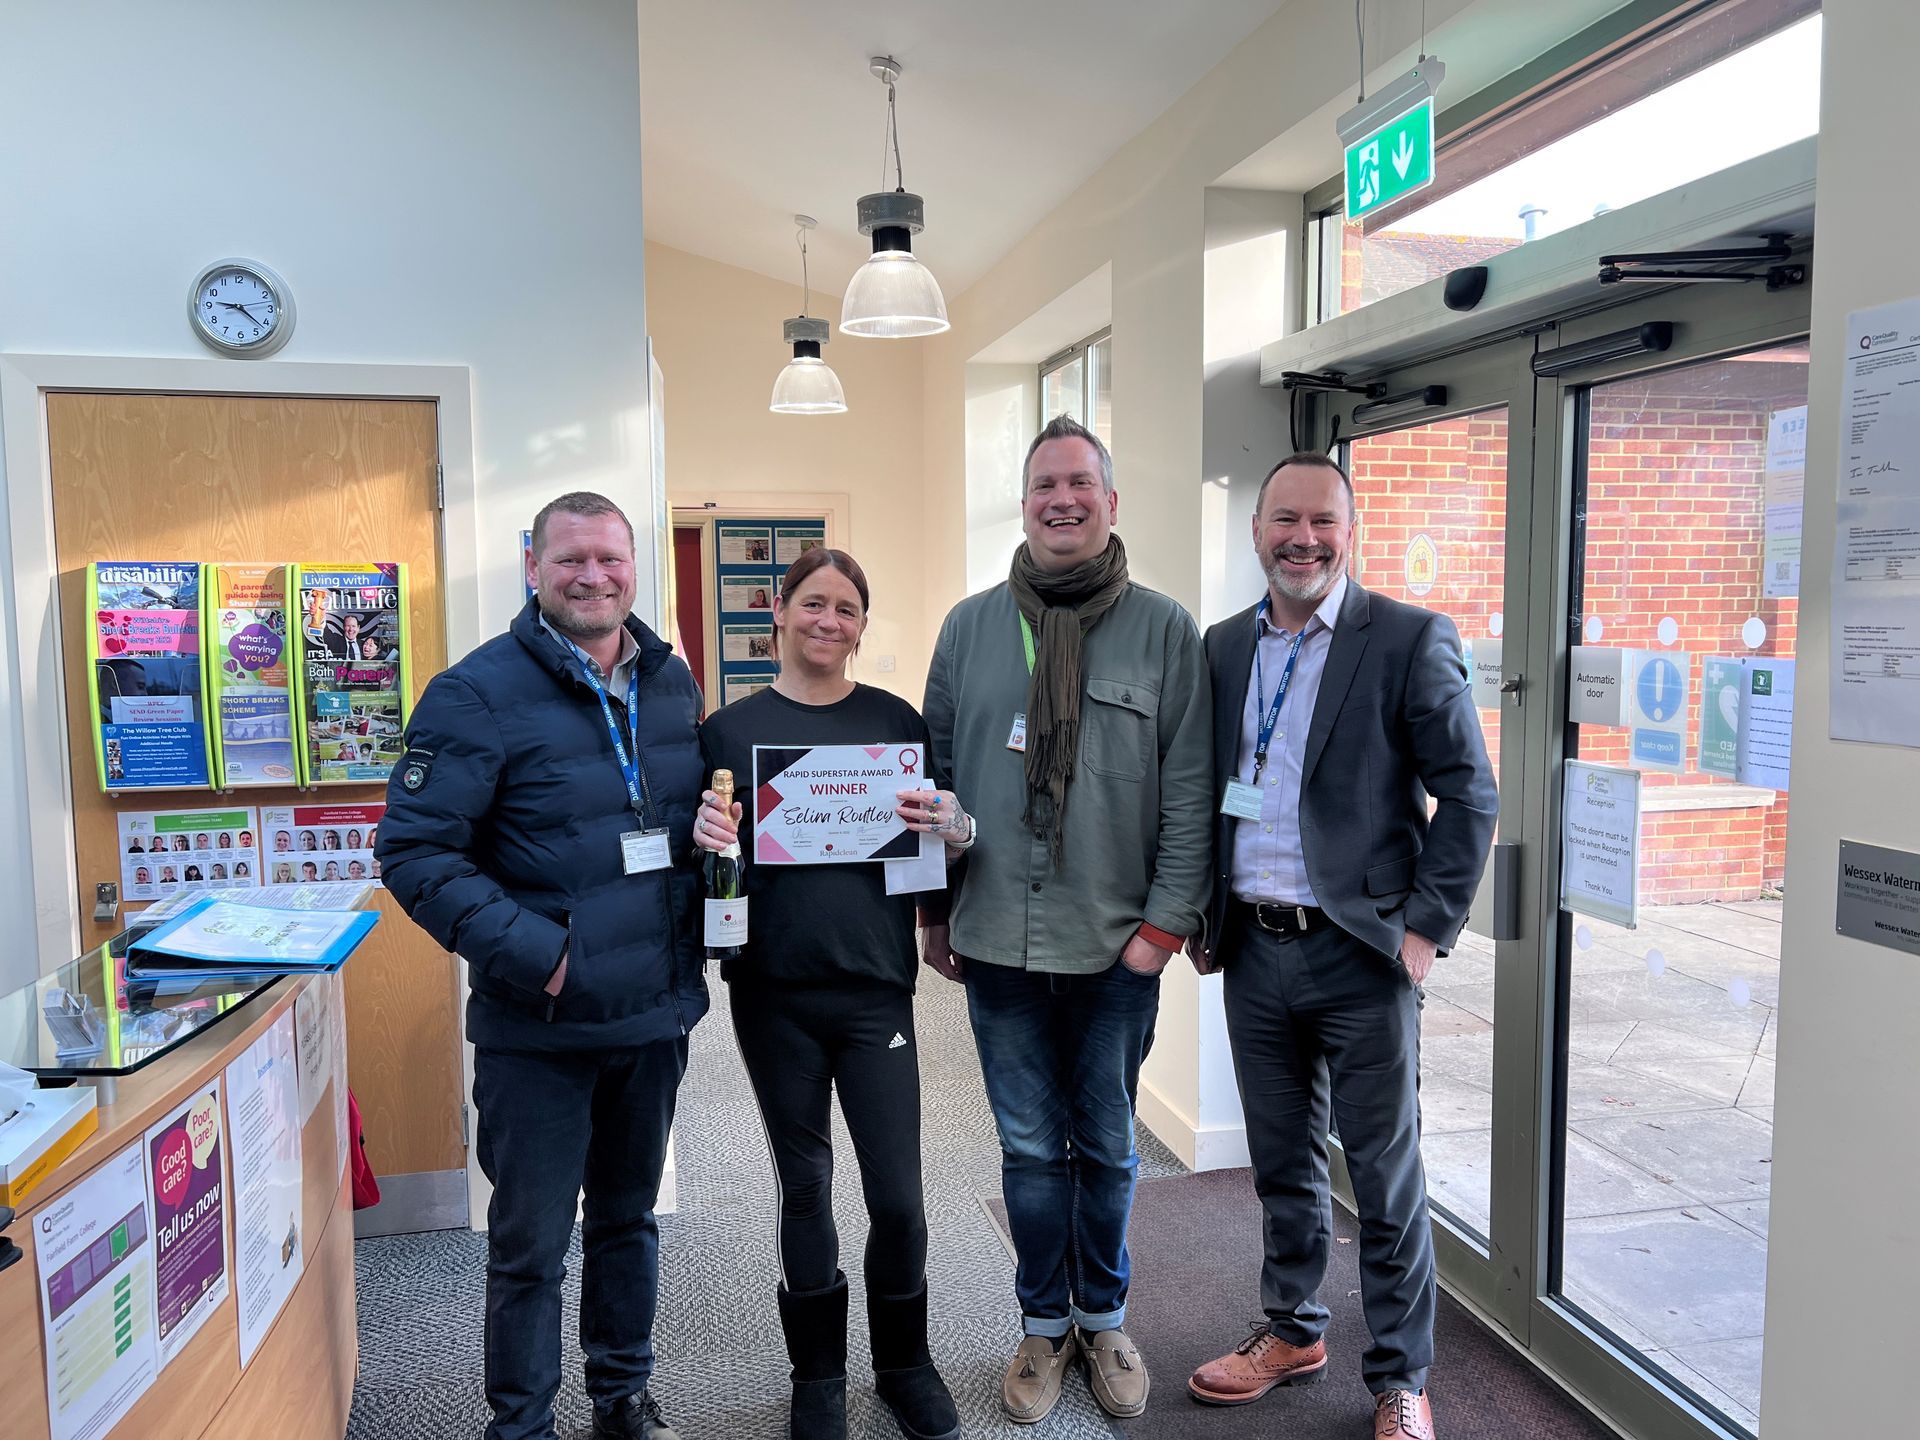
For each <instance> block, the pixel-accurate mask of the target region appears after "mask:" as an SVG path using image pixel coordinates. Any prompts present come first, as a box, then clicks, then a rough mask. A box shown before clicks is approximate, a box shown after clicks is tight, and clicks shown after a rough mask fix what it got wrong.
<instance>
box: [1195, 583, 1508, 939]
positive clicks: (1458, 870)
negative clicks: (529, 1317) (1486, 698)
mask: <svg viewBox="0 0 1920 1440" xmlns="http://www.w3.org/2000/svg"><path fill="white" fill-rule="evenodd" d="M1258 609H1259V606H1258V605H1257V604H1255V605H1250V606H1248V607H1247V608H1246V609H1245V610H1242V611H1241V612H1240V613H1239V614H1238V615H1235V616H1234V617H1233V618H1232V619H1230V620H1222V621H1221V622H1220V623H1219V624H1218V625H1215V626H1213V627H1212V628H1211V629H1209V630H1208V631H1207V669H1208V671H1209V672H1210V673H1211V675H1212V678H1213V772H1214V787H1213V790H1214V803H1215V805H1216V807H1217V806H1218V804H1219V798H1220V796H1221V795H1222V794H1224V793H1225V790H1226V783H1227V777H1228V775H1229V774H1231V773H1232V772H1233V770H1234V767H1235V763H1236V762H1237V761H1238V759H1239V751H1240V719H1241V711H1242V710H1243V709H1244V707H1245V705H1246V701H1247V685H1248V683H1249V679H1250V676H1251V675H1252V671H1253V647H1254V638H1255V633H1256V631H1255V616H1256V612H1257V611H1258ZM1428 796H1432V797H1433V798H1434V799H1435V800H1437V801H1438V802H1439V804H1438V805H1437V807H1435V808H1434V809H1433V813H1432V818H1431V819H1429V817H1428V804H1427V798H1428ZM1498 809H1499V795H1498V792H1497V790H1496V788H1495V785H1494V778H1493V768H1492V766H1491V765H1489V764H1488V762H1487V747H1486V741H1485V740H1484V739H1483V738H1482V736H1481V733H1480V717H1479V715H1478V714H1476V713H1475V711H1474V708H1473V697H1472V694H1471V693H1470V691H1469V690H1468V687H1467V671H1466V665H1465V663H1464V661H1463V660H1462V658H1461V647H1460V636H1459V632H1458V631H1456V630H1455V629H1454V627H1453V622H1452V621H1451V620H1449V619H1447V618H1446V616H1444V615H1437V614H1435V613H1433V612H1432V611H1430V610H1422V609H1420V608H1419V607H1418V606H1414V605H1406V604H1402V603H1401V602H1400V601H1398V600H1391V599H1388V598H1387V597H1386V596H1384V595H1375V594H1373V593H1371V592H1370V591H1367V590H1364V589H1362V588H1361V587H1360V585H1359V584H1358V583H1356V582H1354V581H1351V580H1349V581H1348V584H1347V595H1346V599H1345V601H1344V602H1343V603H1342V604H1341V607H1340V618H1339V623H1338V624H1336V625H1335V626H1334V629H1333V642H1332V644H1331V646H1330V647H1329V648H1328V651H1327V663H1326V669H1325V670H1324V672H1323V673H1322V675H1321V679H1320V694H1319V698H1318V699H1317V700H1316V701H1315V702H1314V707H1313V719H1312V722H1311V724H1310V725H1309V726H1308V730H1307V753H1306V762H1305V766H1304V769H1303V772H1302V779H1301V786H1300V838H1301V845H1302V848H1303V849H1304V850H1305V852H1306V861H1307V878H1308V880H1309V881H1310V882H1311V883H1312V885H1313V893H1314V897H1315V898H1316V899H1318V900H1319V902H1320V907H1321V908H1322V909H1323V910H1325V911H1326V912H1327V914H1328V915H1330V916H1332V918H1333V920H1334V922H1335V923H1336V924H1338V925H1339V926H1340V927H1341V928H1342V929H1343V930H1346V931H1347V932H1348V933H1349V934H1352V935H1356V936H1358V937H1359V938H1360V939H1361V940H1364V941H1365V942H1366V943H1367V944H1369V945H1371V946H1372V947H1373V948H1374V949H1376V950H1378V951H1380V952H1381V953H1382V954H1385V955H1388V956H1393V957H1397V956H1398V955H1399V953H1400V942H1401V940H1402V938H1403V937H1404V936H1405V934H1406V932H1407V931H1408V930H1409V929H1411V930H1416V931H1418V932H1419V933H1420V934H1422V935H1425V936H1426V937H1427V938H1429V939H1430V940H1434V941H1436V942H1438V944H1439V945H1440V948H1441V949H1443V950H1444V949H1447V948H1448V947H1450V946H1451V945H1452V944H1453V942H1454V940H1455V939H1456V938H1457V937H1458V936H1459V934H1460V928H1461V926H1463V925H1464V924H1466V919H1467V908H1468V906H1469V905H1470V904H1471V903H1472V901H1473V895H1474V891H1475V890H1476V889H1477V888H1478V887H1479V884H1480V875H1481V871H1482V870H1483V868H1484V867H1485V865H1486V860H1487V848H1488V846H1490V845H1491V844H1492V843H1493V824H1494V817H1495V815H1496V814H1497V812H1498ZM1238 823H1239V822H1238V821H1236V820H1234V819H1232V818H1231V817H1229V816H1226V815H1219V814H1216V815H1215V817H1214V845H1213V859H1214V863H1213V872H1214V881H1213V901H1212V905H1211V908H1210V909H1209V911H1208V917H1207V918H1208V925H1207V934H1208V935H1209V937H1211V938H1212V941H1213V944H1214V950H1215V954H1216V957H1217V959H1218V960H1219V962H1220V963H1230V962H1231V960H1232V958H1233V954H1234V952H1235V951H1236V950H1237V949H1238V948H1239V947H1238V939H1239V937H1238V936H1237V935H1235V934H1233V933H1231V928H1230V926H1229V925H1228V920H1229V905H1228V900H1229V895H1228V889H1227V879H1228V871H1229V869H1230V867H1231V866H1232V863H1233V827H1234V826H1235V825H1236V824H1238Z"/></svg>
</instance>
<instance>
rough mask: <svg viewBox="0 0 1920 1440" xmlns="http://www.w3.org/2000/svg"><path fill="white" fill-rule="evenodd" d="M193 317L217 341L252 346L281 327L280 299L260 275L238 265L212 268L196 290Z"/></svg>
mask: <svg viewBox="0 0 1920 1440" xmlns="http://www.w3.org/2000/svg"><path fill="white" fill-rule="evenodd" d="M193 318H194V321H195V322H196V323H197V324H198V325H199V327H200V329H201V332H202V333H203V334H204V335H205V336H206V337H207V339H209V340H211V341H212V342H213V343H214V344H215V345H217V346H220V347H221V348H223V349H229V350H252V349H255V348H256V347H259V346H262V345H265V344H266V343H267V342H268V341H269V340H271V339H272V338H273V337H274V335H275V334H276V332H278V330H279V329H280V321H281V316H280V303H279V301H278V300H277V299H276V298H275V295H274V292H273V288H272V287H271V286H269V285H268V284H267V282H266V281H265V280H263V279H262V278H261V277H260V276H259V275H257V274H255V273H254V272H253V271H251V270H247V269H244V268H243V267H240V266H237V265H229V266H223V267H220V268H217V269H215V270H212V271H210V272H209V273H208V274H207V275H206V276H205V277H203V278H202V279H201V281H200V284H199V286H198V288H197V289H196V291H195V294H194V306H193Z"/></svg>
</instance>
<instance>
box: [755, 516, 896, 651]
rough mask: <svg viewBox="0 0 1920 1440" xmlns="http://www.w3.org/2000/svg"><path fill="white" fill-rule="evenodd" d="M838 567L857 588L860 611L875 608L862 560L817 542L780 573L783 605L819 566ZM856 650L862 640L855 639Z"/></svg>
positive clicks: (776, 647)
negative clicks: (784, 572)
mask: <svg viewBox="0 0 1920 1440" xmlns="http://www.w3.org/2000/svg"><path fill="white" fill-rule="evenodd" d="M827 569H833V570H838V571H839V572H840V573H841V574H842V575H844V576H846V577H847V579H848V580H849V581H851V582H852V584H853V588H854V592H855V593H856V594H858V595H859V597H860V613H861V614H862V615H864V614H866V613H867V611H869V610H871V609H872V608H873V601H872V598H871V597H870V596H869V595H868V593H867V572H866V571H864V570H862V569H861V568H860V562H859V561H858V560H856V559H854V558H853V557H852V556H851V555H849V554H848V553H847V552H846V551H844V550H829V549H828V548H827V547H826V546H824V545H816V546H814V547H813V549H811V550H804V551H802V552H801V554H800V558H799V559H798V560H796V561H794V562H793V563H792V564H791V565H789V566H788V567H787V573H786V574H785V575H783V576H781V577H780V601H781V603H782V604H783V605H791V604H792V603H793V595H794V592H795V591H796V590H798V589H799V588H800V586H801V584H802V583H803V582H804V581H805V580H806V578H807V577H808V576H809V575H811V574H813V572H814V571H816V570H827ZM853 653H854V654H856V655H858V654H859V653H860V644H859V642H858V641H855V642H854V646H853ZM773 658H774V659H775V660H778V659H779V658H780V627H779V626H778V625H775V626H774V627H773Z"/></svg>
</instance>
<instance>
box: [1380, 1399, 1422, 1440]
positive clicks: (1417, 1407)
mask: <svg viewBox="0 0 1920 1440" xmlns="http://www.w3.org/2000/svg"><path fill="white" fill-rule="evenodd" d="M1373 1440H1433V1407H1432V1406H1431V1405H1429V1404H1427V1392H1426V1391H1424V1390H1383V1391H1381V1392H1380V1393H1379V1394H1378V1395H1376V1396H1374V1397H1373Z"/></svg>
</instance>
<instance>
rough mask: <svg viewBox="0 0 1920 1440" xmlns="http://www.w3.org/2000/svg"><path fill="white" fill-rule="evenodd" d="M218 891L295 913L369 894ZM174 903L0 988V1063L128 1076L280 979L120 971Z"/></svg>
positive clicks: (343, 888) (57, 1072)
mask: <svg viewBox="0 0 1920 1440" xmlns="http://www.w3.org/2000/svg"><path fill="white" fill-rule="evenodd" d="M217 893H219V894H220V895H221V896H223V897H230V898H235V899H241V898H244V899H245V900H246V901H247V902H249V903H252V904H265V905H269V906H272V907H274V908H279V909H300V910H304V909H311V908H316V907H320V906H338V907H339V908H342V909H358V908H361V907H362V906H363V905H365V904H368V903H370V902H369V901H368V898H367V897H368V896H369V895H371V894H372V893H373V892H372V887H370V886H369V885H367V884H366V883H365V882H364V881H347V882H344V883H342V884H334V885H325V884H321V885H309V886H286V887H280V888H278V889H273V888H269V889H254V890H247V891H243V892H235V891H232V890H223V891H220V892H217ZM188 898H189V899H191V898H194V897H188ZM178 908H179V907H178V906H177V905H176V906H171V907H170V906H168V905H165V904H161V905H155V906H153V907H152V908H151V909H149V910H146V911H143V912H142V913H141V914H139V915H137V916H135V917H134V918H133V922H132V924H130V925H129V926H128V927H127V928H126V929H125V930H123V931H121V932H120V933H119V934H118V935H116V936H114V937H113V938H112V939H111V940H109V941H108V942H107V943H106V944H104V945H102V946H100V947H99V948H97V949H95V950H91V951H89V952H88V953H87V954H85V955H82V956H81V957H80V958H79V959H77V960H74V961H72V962H70V963H68V964H66V965H62V966H61V967H60V968H59V969H58V970H55V971H54V972H53V973H52V974H51V975H46V976H43V977H41V978H40V979H39V980H36V981H35V982H34V983H33V984H31V985H27V986H25V987H23V988H21V989H19V990H15V991H14V992H13V993H12V994H10V995H0V1060H4V1061H5V1062H6V1063H8V1064H9V1065H18V1066H19V1067H20V1068H21V1069H23V1070H31V1071H33V1072H34V1073H35V1074H36V1075H43V1076H47V1077H49V1078H65V1079H74V1078H80V1077H83V1076H88V1075H98V1076H117V1075H131V1074H133V1073H134V1072H135V1071H136V1070H139V1069H140V1068H141V1067H142V1066H145V1065H149V1064H151V1063H152V1062H153V1061H155V1060H157V1059H159V1058H160V1057H161V1056H162V1055H165V1054H166V1053H167V1052H168V1051H169V1050H172V1049H174V1048H176V1047H177V1046H179V1045H181V1044H183V1043H185V1042H186V1041H187V1040H190V1039H191V1038H192V1037H193V1036H195V1035H197V1034H199V1033H200V1032H201V1031H202V1030H205V1029H207V1028H208V1027H209V1026H211V1025H213V1024H215V1023H217V1022H218V1021H219V1020H220V1019H221V1018H222V1017H223V1016H225V1015H227V1014H229V1013H231V1012H232V1011H235V1010H238V1009H240V1008H241V1007H242V1006H244V1005H245V1004H246V1003H247V1002H248V1001H249V1000H252V999H253V998H254V997H256V996H258V995H259V994H261V993H262V992H263V991H265V990H267V989H269V988H270V987H271V986H272V985H273V982H274V981H276V980H278V979H280V978H281V974H280V972H277V971H263V972H261V973H259V974H254V975H240V976H234V975H223V976H219V977H215V978H208V979H200V978H197V977H196V978H187V979H172V978H166V979H160V978H154V977H147V976H137V975H136V976H132V977H129V976H128V974H127V950H128V948H129V947H130V946H131V945H132V944H134V943H135V942H137V941H138V940H139V939H140V938H141V937H142V936H144V935H145V934H146V933H147V932H148V931H150V930H153V929H155V928H156V927H157V926H158V925H159V924H160V923H161V922H162V921H163V920H165V919H167V918H169V917H170V914H171V913H172V912H173V911H175V910H177V909H178Z"/></svg>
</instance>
